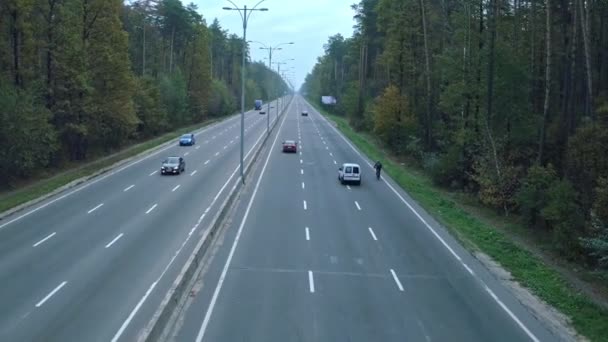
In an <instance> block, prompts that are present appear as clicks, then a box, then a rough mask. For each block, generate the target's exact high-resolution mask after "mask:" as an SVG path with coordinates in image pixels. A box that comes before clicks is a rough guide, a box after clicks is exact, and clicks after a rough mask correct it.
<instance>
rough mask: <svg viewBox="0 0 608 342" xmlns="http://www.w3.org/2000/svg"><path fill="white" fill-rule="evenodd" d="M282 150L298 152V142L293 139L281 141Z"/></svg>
mask: <svg viewBox="0 0 608 342" xmlns="http://www.w3.org/2000/svg"><path fill="white" fill-rule="evenodd" d="M283 152H293V153H296V152H298V144H297V143H296V142H295V141H293V140H285V141H283Z"/></svg>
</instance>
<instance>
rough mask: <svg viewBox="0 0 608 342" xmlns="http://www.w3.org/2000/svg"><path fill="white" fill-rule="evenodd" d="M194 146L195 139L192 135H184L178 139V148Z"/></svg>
mask: <svg viewBox="0 0 608 342" xmlns="http://www.w3.org/2000/svg"><path fill="white" fill-rule="evenodd" d="M194 144H196V138H195V137H194V134H192V133H188V134H184V135H182V136H181V137H180V138H179V146H192V145H194Z"/></svg>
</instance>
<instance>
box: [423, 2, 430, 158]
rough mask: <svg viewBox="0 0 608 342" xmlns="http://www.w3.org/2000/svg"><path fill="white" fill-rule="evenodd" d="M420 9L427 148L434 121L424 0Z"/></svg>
mask: <svg viewBox="0 0 608 342" xmlns="http://www.w3.org/2000/svg"><path fill="white" fill-rule="evenodd" d="M420 10H421V12H422V32H423V37H424V60H425V61H424V62H425V63H424V67H425V74H426V123H427V124H426V131H425V139H426V145H427V148H429V149H430V148H431V144H432V134H433V127H432V126H433V122H432V111H431V101H432V98H431V63H430V58H429V44H428V35H427V31H426V10H425V8H424V0H420Z"/></svg>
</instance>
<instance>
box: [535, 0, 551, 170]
mask: <svg viewBox="0 0 608 342" xmlns="http://www.w3.org/2000/svg"><path fill="white" fill-rule="evenodd" d="M545 4H546V8H547V16H546V18H547V20H546V25H547V26H546V30H547V37H546V40H547V62H546V63H547V65H546V67H545V103H544V105H543V119H542V122H541V126H540V141H539V143H538V164H539V165H542V163H543V149H544V147H545V135H546V133H545V131H546V127H547V115H548V113H549V96H550V95H551V0H545Z"/></svg>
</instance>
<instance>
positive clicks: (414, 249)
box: [169, 97, 559, 342]
mask: <svg viewBox="0 0 608 342" xmlns="http://www.w3.org/2000/svg"><path fill="white" fill-rule="evenodd" d="M303 109H307V110H308V111H309V113H310V114H309V116H308V117H302V116H300V112H301V110H303ZM277 127H278V130H276V131H275V132H274V134H273V135H272V140H270V141H269V142H271V143H272V146H270V145H271V144H268V145H267V147H265V150H264V151H263V153H262V154H261V155H260V157H259V159H258V161H257V163H258V165H256V168H254V169H253V171H254V172H253V173H252V175H251V177H250V181H249V183H248V185H247V186H246V187H245V188H244V189H243V196H242V197H241V198H240V200H239V201H238V202H237V203H236V204H235V209H234V213H233V215H232V217H231V218H230V224H229V225H228V226H227V227H226V229H225V230H224V232H223V234H222V235H221V236H220V237H218V238H217V243H216V244H215V245H214V246H213V247H212V249H211V251H210V254H211V256H210V257H209V260H208V264H207V265H205V268H204V270H203V272H201V274H200V276H199V279H198V280H197V282H196V283H195V285H194V288H193V289H192V293H191V294H192V295H191V298H189V299H188V300H187V301H186V303H185V305H184V308H183V310H182V311H181V313H180V314H179V317H178V319H176V322H175V323H174V324H173V325H172V326H171V327H170V329H169V340H172V341H192V342H194V341H196V342H200V341H214V342H224V341H225V342H239V341H264V342H280V341H328V342H329V341H332V342H333V341H383V342H385V341H508V342H514V341H533V342H535V341H557V340H559V339H558V338H557V337H556V336H554V335H553V334H552V333H551V331H550V329H549V328H548V327H547V325H546V323H544V322H541V321H539V320H538V319H536V318H535V317H534V316H533V315H532V314H531V313H530V312H529V311H528V310H527V309H526V307H524V306H523V305H522V304H521V303H520V302H519V301H518V299H517V298H516V297H515V296H514V295H513V294H512V293H511V292H510V291H509V290H508V289H507V288H506V287H505V285H504V284H503V283H501V282H500V281H499V280H497V279H496V277H495V276H494V275H493V274H491V273H490V272H489V271H488V270H487V269H486V268H484V266H483V265H482V264H481V263H480V262H479V261H478V260H476V259H475V258H473V257H472V256H471V254H470V253H469V252H467V251H466V250H465V249H464V248H463V247H462V246H461V245H460V244H459V243H458V242H456V241H455V239H453V238H452V237H451V236H450V235H449V234H448V233H447V232H446V231H445V229H444V228H442V227H441V226H440V225H439V224H438V223H437V222H436V221H435V220H434V219H433V218H431V217H429V215H427V214H426V213H425V211H424V210H423V209H421V208H420V207H419V206H418V205H417V204H416V203H415V202H414V201H413V200H412V199H411V198H410V197H409V196H408V195H407V194H406V193H405V192H404V191H403V190H401V189H400V188H399V187H398V186H397V185H396V184H395V183H394V182H393V181H392V180H391V179H390V178H388V177H383V179H382V180H380V181H378V180H376V179H375V176H374V173H373V169H372V167H371V165H373V162H372V161H369V160H367V159H366V158H364V157H363V156H362V155H361V154H360V153H359V152H358V151H357V150H356V149H355V148H354V147H353V146H352V144H351V143H350V142H349V141H347V140H346V139H345V138H343V136H342V135H341V134H339V133H338V131H337V130H336V129H335V128H334V127H333V126H332V125H331V124H330V123H329V122H328V121H326V120H325V119H324V118H323V117H322V116H321V115H319V113H318V112H317V111H315V110H314V108H313V107H312V106H310V105H309V104H307V103H306V101H305V100H304V99H303V98H302V97H296V98H295V100H294V103H293V105H292V106H291V108H290V110H289V112H288V113H287V115H284V116H283V117H282V118H281V121H280V122H279V126H277ZM290 139H294V140H297V141H299V152H298V153H297V154H284V153H282V152H281V142H282V141H283V140H290ZM344 162H355V163H359V164H360V165H361V166H362V169H363V181H362V184H361V186H345V185H341V184H340V183H339V181H338V180H337V169H338V167H339V165H340V164H341V163H344Z"/></svg>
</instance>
